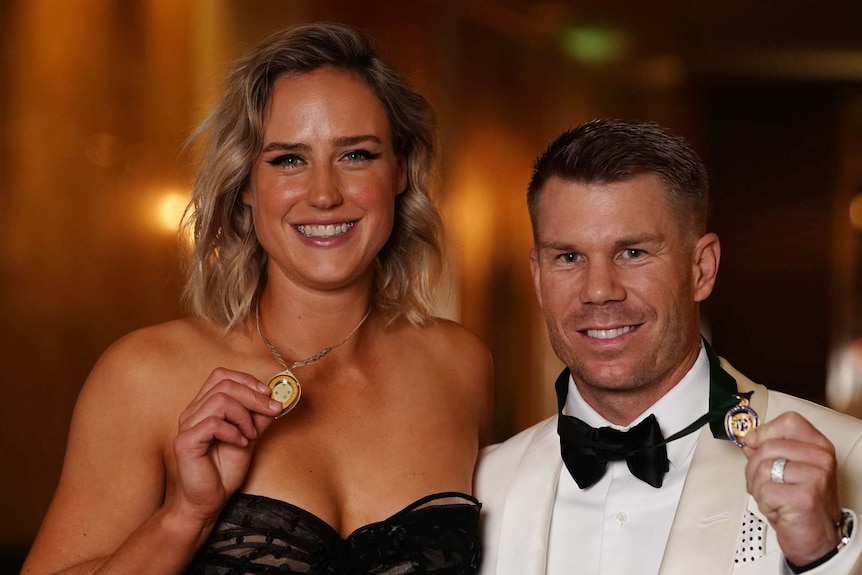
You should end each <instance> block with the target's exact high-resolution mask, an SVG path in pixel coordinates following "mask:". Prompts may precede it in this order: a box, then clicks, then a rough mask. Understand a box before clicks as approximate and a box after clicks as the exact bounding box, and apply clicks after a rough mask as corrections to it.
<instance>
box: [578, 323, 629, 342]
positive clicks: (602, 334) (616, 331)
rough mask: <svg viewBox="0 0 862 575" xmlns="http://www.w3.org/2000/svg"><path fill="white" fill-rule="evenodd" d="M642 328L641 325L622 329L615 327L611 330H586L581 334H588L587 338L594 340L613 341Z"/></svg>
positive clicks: (627, 326)
mask: <svg viewBox="0 0 862 575" xmlns="http://www.w3.org/2000/svg"><path fill="white" fill-rule="evenodd" d="M638 327H640V326H639V325H626V326H622V327H615V328H611V329H584V330H580V332H581V333H583V334H586V336H587V337H591V338H594V339H613V338H615V337H620V336H621V335H625V334H627V333H629V332H630V331H632V330H635V329H637V328H638Z"/></svg>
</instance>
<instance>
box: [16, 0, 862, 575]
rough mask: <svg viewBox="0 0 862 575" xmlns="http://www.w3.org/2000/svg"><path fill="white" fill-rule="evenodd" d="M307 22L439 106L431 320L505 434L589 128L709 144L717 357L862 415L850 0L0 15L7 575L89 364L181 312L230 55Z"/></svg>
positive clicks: (250, 5)
mask: <svg viewBox="0 0 862 575" xmlns="http://www.w3.org/2000/svg"><path fill="white" fill-rule="evenodd" d="M314 20H330V21H339V22H344V23H349V24H353V25H355V26H358V27H360V28H362V29H364V30H365V31H366V32H367V33H368V34H369V35H370V36H371V37H372V38H373V39H374V40H375V42H376V43H377V46H378V48H379V50H380V52H381V53H382V54H383V55H384V56H385V57H386V58H388V59H389V60H390V61H391V62H393V63H394V64H395V65H396V66H397V67H398V68H399V69H401V71H402V72H404V73H405V74H406V75H407V76H408V77H409V78H410V79H411V80H412V81H413V82H414V84H416V86H417V87H418V88H419V89H420V90H421V91H422V92H423V93H425V94H426V95H427V96H428V97H429V99H430V100H431V101H432V102H433V103H434V105H435V107H436V109H437V111H438V114H439V116H440V126H441V143H442V151H443V156H442V179H441V181H440V185H439V186H438V190H437V193H438V199H439V203H440V206H441V208H442V210H443V212H444V215H445V221H446V225H447V230H448V255H449V271H450V274H449V282H448V283H449V285H447V286H446V287H447V289H446V290H444V291H443V295H442V296H441V299H440V313H441V314H442V315H446V316H448V317H452V318H456V319H459V320H460V321H462V322H463V323H464V324H466V325H467V326H468V327H469V328H470V329H472V330H473V331H475V332H476V333H477V334H479V335H480V336H481V337H482V338H484V339H485V341H486V342H487V343H488V345H489V346H491V348H492V351H493V352H494V356H495V364H496V383H497V394H496V399H495V404H496V405H495V407H496V413H495V416H496V420H495V431H494V433H495V439H496V440H501V439H505V438H506V437H508V436H509V435H511V434H513V433H514V432H516V431H518V430H520V429H523V428H525V427H527V426H528V425H530V424H532V423H534V422H535V421H538V420H539V419H541V418H543V417H545V416H547V415H548V414H549V413H551V412H552V411H553V398H552V392H551V382H552V381H553V378H554V376H555V375H556V372H557V370H558V369H559V363H558V362H557V361H556V359H555V358H554V357H553V354H552V353H551V352H550V351H549V349H548V346H547V345H546V343H545V328H544V321H543V319H542V318H541V316H540V314H539V311H538V307H537V305H536V304H535V301H534V296H533V290H532V283H531V280H530V277H529V266H528V263H527V252H528V250H529V248H530V230H529V221H528V218H527V212H526V207H525V202H524V195H525V188H526V184H527V181H528V179H529V175H530V167H531V164H532V161H533V159H534V157H535V156H536V155H537V154H539V153H540V152H541V151H542V149H543V148H544V146H545V145H546V144H547V142H548V141H549V140H550V139H551V138H552V137H553V136H555V135H556V134H557V133H559V132H560V131H562V130H564V129H566V128H569V127H572V126H574V125H576V124H578V123H580V122H582V121H586V120H589V119H591V118H594V117H599V116H613V117H621V118H627V119H637V120H653V121H657V122H660V123H662V124H664V125H666V126H668V127H670V128H672V129H673V130H675V131H676V132H677V133H679V134H681V135H683V136H685V137H686V138H688V139H689V140H690V141H691V142H692V144H693V145H694V146H695V148H696V149H697V150H698V151H699V152H700V153H701V154H702V156H703V158H704V160H705V162H706V164H707V167H708V168H709V170H710V174H711V183H712V188H713V194H714V200H713V214H712V228H713V230H714V231H716V232H718V233H719V235H720V236H721V238H722V246H723V254H722V265H721V272H720V274H719V282H718V286H717V288H716V292H715V293H714V295H713V297H712V298H711V300H710V301H709V302H708V305H707V306H706V307H705V309H704V316H705V325H706V335H707V336H708V337H709V338H710V339H711V340H712V342H713V344H714V345H715V347H716V349H717V351H718V352H719V354H721V355H723V356H725V357H727V358H729V359H730V360H731V362H732V363H733V364H734V365H735V366H736V367H737V368H739V369H741V370H742V371H744V372H746V373H747V374H748V375H749V376H751V377H752V378H753V379H755V380H758V381H760V382H761V383H766V384H768V385H770V386H772V387H774V388H776V389H780V390H784V391H788V392H791V393H794V394H797V395H801V396H803V397H807V398H809V399H811V400H813V401H817V402H820V403H824V404H828V405H830V406H832V407H834V408H836V409H839V410H841V411H845V412H848V413H853V414H854V415H857V416H859V415H862V375H860V370H862V340H859V339H858V338H859V337H860V335H862V317H860V309H862V306H860V280H862V275H860V273H862V272H860V267H862V266H860V265H859V263H860V257H862V256H860V235H859V231H857V229H858V228H859V227H862V200H860V199H859V198H860V192H862V34H860V33H859V22H860V21H862V3H860V2H858V0H854V1H849V0H847V1H842V0H823V1H821V2H817V3H812V2H808V1H803V0H798V1H793V0H786V1H783V2H771V1H767V2H750V1H746V0H689V1H683V0H653V1H650V2H627V1H624V0H580V1H575V0H572V1H528V0H518V1H514V0H496V1H494V0H465V1H463V2H457V1H454V0H441V1H439V2H434V1H431V0H411V1H410V2H385V1H377V0H367V1H365V2H348V1H345V0H331V1H322V0H321V1H313V0H187V1H177V0H0V327H2V329H0V367H2V374H3V379H4V384H3V393H2V396H3V399H2V401H0V436H2V438H3V439H2V441H0V461H2V462H3V469H2V471H0V573H16V572H17V570H18V568H19V567H20V562H21V560H22V558H23V555H24V554H25V553H26V551H27V549H28V547H29V545H30V542H31V541H32V539H33V537H34V536H35V533H36V531H37V529H38V526H39V523H40V521H41V519H42V516H43V514H44V512H45V510H46V507H47V505H48V502H49V500H50V498H51V495H52V492H53V489H54V486H55V484H56V481H57V478H58V476H59V472H60V468H61V465H62V458H63V452H64V448H65V439H66V434H67V431H68V426H69V420H70V416H71V411H72V408H73V405H74V402H75V398H76V396H77V394H78V392H79V390H80V387H81V385H82V383H83V381H84V379H85V378H86V376H87V373H88V371H89V369H90V368H91V367H92V365H93V363H94V362H95V360H96V359H97V357H98V356H99V354H100V353H101V352H102V350H104V349H105V347H106V346H108V345H109V344H110V343H111V342H112V341H113V340H114V339H116V338H117V337H119V336H120V335H122V334H124V333H126V332H128V331H130V330H133V329H135V328H137V327H141V326H144V325H147V324H152V323H156V322H161V321H165V320H168V319H171V318H174V317H177V316H178V315H181V314H182V313H183V311H182V309H181V308H180V306H179V304H178V303H177V300H178V294H179V287H180V285H181V282H182V267H181V258H180V252H181V250H180V242H181V240H180V239H179V238H178V237H177V234H176V225H177V220H178V217H179V214H180V212H181V210H182V207H183V205H184V203H185V202H186V201H187V199H188V193H189V192H188V190H189V186H190V182H191V179H192V176H193V170H194V158H192V157H190V155H189V154H187V153H184V152H183V151H182V145H183V142H184V140H185V139H186V138H187V137H188V135H189V133H190V131H191V130H192V129H193V127H194V126H195V125H196V124H197V123H198V122H199V121H200V120H201V119H202V118H203V116H204V114H205V113H206V112H207V110H208V109H209V107H210V106H211V104H212V102H213V98H214V97H215V95H216V94H217V92H218V89H219V86H220V83H221V77H222V75H223V74H224V72H225V71H226V69H227V67H228V65H229V63H230V61H231V60H232V59H233V58H235V57H236V56H237V55H239V54H240V53H241V52H242V51H243V50H244V49H246V48H247V47H249V46H251V45H252V44H254V43H255V42H256V41H258V40H259V39H261V38H262V37H263V36H265V35H266V34H268V33H269V32H272V31H274V30H276V29H279V28H282V27H285V26H288V25H292V24H297V23H303V22H309V21H314ZM854 222H855V226H857V227H854ZM141 393H146V390H141ZM129 423H130V425H134V422H129Z"/></svg>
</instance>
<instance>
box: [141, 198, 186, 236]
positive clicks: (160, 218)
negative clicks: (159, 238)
mask: <svg viewBox="0 0 862 575" xmlns="http://www.w3.org/2000/svg"><path fill="white" fill-rule="evenodd" d="M190 199H191V194H190V193H189V191H188V190H184V189H181V188H165V189H162V190H159V191H158V192H156V193H155V194H154V201H153V204H152V206H151V207H150V210H149V212H150V218H151V221H152V224H153V227H154V228H156V229H157V230H159V231H160V232H162V233H167V234H176V233H177V232H178V231H179V229H180V224H181V223H182V219H183V214H184V213H185V210H186V206H188V204H189V200H190ZM186 239H189V238H186Z"/></svg>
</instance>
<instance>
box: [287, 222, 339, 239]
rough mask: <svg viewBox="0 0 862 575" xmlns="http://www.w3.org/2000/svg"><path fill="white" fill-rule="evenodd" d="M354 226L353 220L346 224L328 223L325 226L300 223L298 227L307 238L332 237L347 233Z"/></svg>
mask: <svg viewBox="0 0 862 575" xmlns="http://www.w3.org/2000/svg"><path fill="white" fill-rule="evenodd" d="M352 227H353V222H347V223H344V224H327V225H325V226H313V225H298V226H296V229H297V230H299V233H301V234H302V235H304V236H305V237H307V238H332V237H335V236H340V235H342V234H344V233H347V230H349V229H350V228H352Z"/></svg>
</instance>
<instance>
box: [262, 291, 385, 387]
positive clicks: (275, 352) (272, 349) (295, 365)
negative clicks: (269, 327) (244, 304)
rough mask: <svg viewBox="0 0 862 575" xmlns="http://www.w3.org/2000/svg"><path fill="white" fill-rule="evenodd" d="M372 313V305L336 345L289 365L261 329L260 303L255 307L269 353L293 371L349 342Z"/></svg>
mask: <svg viewBox="0 0 862 575" xmlns="http://www.w3.org/2000/svg"><path fill="white" fill-rule="evenodd" d="M370 314H371V307H370V306H369V308H368V311H366V312H365V315H364V316H362V319H361V320H359V323H358V324H356V327H354V328H353V329H352V330H350V333H348V334H347V337H345V338H344V339H342V340H341V341H339V342H338V343H336V344H335V345H332V346H330V347H324V348H323V349H322V350H320V351H319V352H317V353H316V354H314V355H312V356H311V357H307V358H305V359H301V360H299V361H295V362H293V363H292V364H290V365H289V366H288V365H287V362H286V361H285V360H284V357H282V355H281V354H280V353H278V350H277V349H275V346H274V345H272V342H270V341H269V340H268V339H267V338H266V336H265V335H263V331H261V329H260V303H258V304H257V306H256V307H255V310H254V319H255V322H256V323H257V335H259V336H260V339H261V340H262V341H263V344H264V345H265V346H266V347H267V349H269V353H270V354H271V355H272V357H273V359H275V361H277V362H278V363H279V365H281V367H283V368H284V369H286V370H288V371H292V370H294V369H296V368H299V367H304V366H306V365H309V364H312V363H314V362H315V361H318V360H321V359H323V358H324V357H326V356H327V355H329V352H331V351H332V350H334V349H335V348H337V347H340V346H342V345H344V344H345V343H347V340H349V339H350V338H351V337H353V334H355V333H356V332H357V331H358V330H359V328H360V327H361V326H362V324H363V323H365V320H366V319H368V316H369V315H370Z"/></svg>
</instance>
